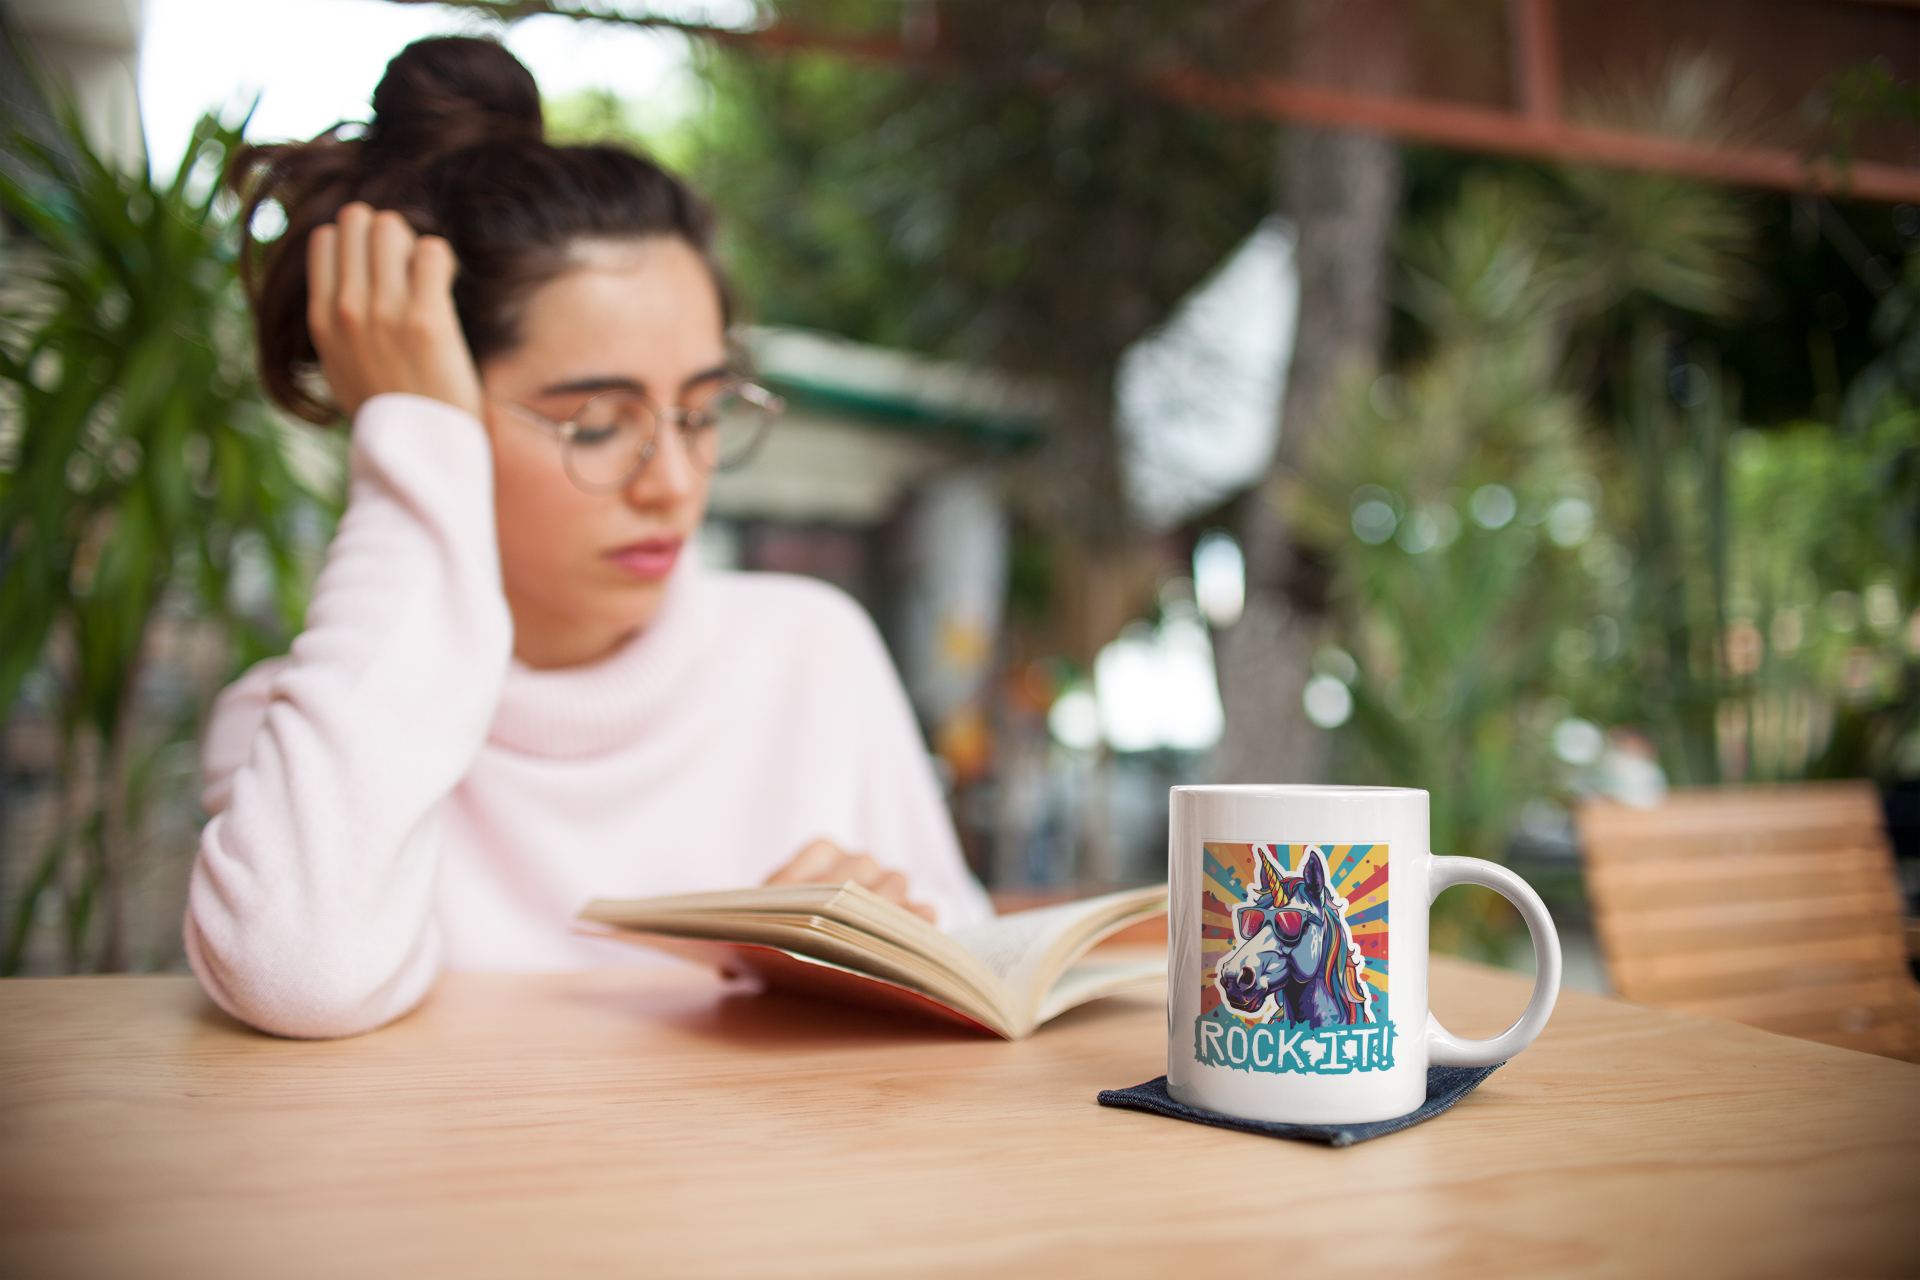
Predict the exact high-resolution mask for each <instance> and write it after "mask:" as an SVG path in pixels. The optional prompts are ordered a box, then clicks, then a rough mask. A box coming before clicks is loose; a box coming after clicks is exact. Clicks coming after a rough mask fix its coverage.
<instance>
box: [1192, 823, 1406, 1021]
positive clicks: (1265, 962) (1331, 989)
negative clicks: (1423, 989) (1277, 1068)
mask: <svg viewBox="0 0 1920 1280" xmlns="http://www.w3.org/2000/svg"><path fill="white" fill-rule="evenodd" d="M1254 855H1255V860H1256V862H1257V863H1258V867H1257V871H1256V874H1255V876H1254V881H1253V885H1252V887H1251V888H1250V889H1249V890H1248V893H1247V898H1246V900H1245V901H1244V902H1242V903H1240V904H1239V905H1237V906H1235V907H1234V908H1233V913H1232V914H1233V939H1234V946H1233V949H1232V950H1231V951H1229V952H1228V953H1227V954H1226V955H1224V956H1222V957H1221V958H1220V961H1219V964H1218V966H1217V967H1216V968H1215V970H1214V975H1215V976H1214V985H1216V986H1217V987H1219V989H1220V996H1221V998H1222V999H1223V1000H1225V1001H1226V1003H1227V1007H1228V1008H1230V1009H1233V1010H1235V1011H1237V1012H1238V1013H1240V1014H1242V1015H1243V1016H1247V1017H1251V1018H1255V1019H1257V1020H1259V1021H1262V1022H1265V1021H1268V1020H1269V1015H1276V1016H1277V1017H1278V1019H1279V1020H1282V1021H1285V1022H1290V1023H1295V1024H1305V1025H1307V1026H1311V1027H1325V1026H1347V1025H1352V1024H1354V1023H1359V1022H1372V1021H1373V997H1372V994H1371V993H1370V992H1369V991H1368V989H1367V986H1366V984H1365V983H1363V982H1362V981H1361V980H1360V969H1361V966H1362V960H1361V956H1360V948H1359V946H1358V945H1356V944H1355V943H1354V941H1353V934H1352V933H1351V932H1350V931H1349V930H1348V928H1347V914H1346V913H1347V900H1346V899H1345V898H1342V897H1340V896H1339V895H1338V894H1336V893H1335V892H1334V891H1333V885H1332V881H1331V880H1330V879H1329V877H1328V875H1327V860H1326V856H1325V855H1324V854H1323V853H1322V852H1321V851H1320V846H1318V845H1308V846H1307V850H1306V852H1305V854H1303V855H1302V856H1301V858H1300V865H1299V868H1298V870H1299V874H1298V875H1291V876H1290V875H1288V874H1286V872H1285V871H1283V870H1282V869H1281V866H1280V864H1279V862H1278V861H1276V860H1275V858H1274V856H1273V852H1272V850H1271V849H1270V848H1261V847H1258V846H1256V847H1255V849H1254Z"/></svg>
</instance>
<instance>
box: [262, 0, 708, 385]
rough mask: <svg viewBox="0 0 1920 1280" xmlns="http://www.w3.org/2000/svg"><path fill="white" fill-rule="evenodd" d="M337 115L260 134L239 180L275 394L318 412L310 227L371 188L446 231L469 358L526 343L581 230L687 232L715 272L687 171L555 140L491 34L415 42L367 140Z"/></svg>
mask: <svg viewBox="0 0 1920 1280" xmlns="http://www.w3.org/2000/svg"><path fill="white" fill-rule="evenodd" d="M346 135H347V129H346V127H344V126H335V127H334V128H332V129H329V130H328V131H327V132H326V133H323V134H321V135H320V136H319V137H317V138H315V139H314V140H313V141H311V142H293V143H281V144H277V145H273V146H261V147H249V148H246V149H245V150H243V151H241V152H239V153H238V154H237V155H236V156H235V158H234V162H233V165H232V166H231V168H230V169H229V170H228V174H227V181H228V184H229V185H230V186H231V187H232V188H233V190H234V191H235V192H236V193H237V194H238V195H239V196H240V197H241V199H242V201H243V202H244V208H243V212H242V221H241V225H242V228H243V239H242V243H241V259H240V265H241V272H242V275H243V277H244V278H245V280H246V283H247V291H248V296H249V299H250V300H251V302H252V304H253V316H254V325H255V328H256V330H257V333H258V337H259V348H260V377H261V381H262V382H263V383H264V384H265V386H266V389H267V392H268V394H269V395H271V396H272V397H273V399H274V400H275V401H277V402H278V403H279V404H281V405H283V406H285V407H286V408H287V409H288V410H290V411H291V412H293V413H296V414H298V415H300V416H301V417H303V418H306V419H309V420H310V421H313V422H322V423H324V422H330V421H333V420H334V419H336V418H338V417H339V411H338V410H337V409H336V408H335V407H334V406H333V405H331V404H328V403H327V402H326V401H325V400H324V399H323V398H322V397H321V395H320V394H319V385H320V384H319V380H318V378H317V376H316V375H317V373H318V357H317V356H316V354H315V352H314V349H313V339H312V338H311V337H310V336H309V335H308V333H307V237H308V236H309V235H310V234H312V232H313V229H314V228H315V227H318V226H322V225H324V224H326V223H329V222H331V221H333V219H334V217H335V216H336V215H337V214H338V213H339V210H340V206H342V205H344V204H347V203H348V202H349V201H353V200H364V201H366V202H367V203H368V204H371V205H372V206H373V207H374V208H376V209H394V210H397V211H398V212H400V213H402V214H404V215H406V218H407V221H408V222H409V223H411V224H412V225H413V228H414V230H415V231H417V232H419V233H421V234H422V235H439V236H445V237H446V238H447V240H448V241H449V242H450V243H451V244H452V246H453V252H454V256H455V257H456V258H457V259H458V260H459V264H460V269H459V275H458V276H457V277H456V278H455V281H454V286H453V300H454V305H455V307H456V309H457V310H458V312H459V315H460V327H461V329H462V330H463V331H464V332H465V334H466V338H467V345H468V347H470V348H471V349H472V351H473V358H474V359H475V360H476V361H478V362H484V361H486V360H487V359H489V358H490V357H492V356H495V355H499V354H501V353H502V352H506V351H511V350H512V349H513V348H514V347H515V346H517V345H518V344H519V341H520V333H519V321H520V318H521V313H522V311H523V310H524V307H525V304H526V300H527V296H528V294H530V293H532V292H533V290H534V289H536V288H538V287H539V286H540V285H542V284H545V283H546V282H547V281H549V280H551V279H553V278H554V277H555V276H558V275H560V274H561V273H562V272H564V271H565V270H566V269H567V268H568V266H569V265H571V259H570V258H569V251H570V249H571V247H572V246H573V244H574V242H575V241H577V240H580V239H583V238H585V239H610V240H618V239H638V238H641V237H647V236H661V235H665V236H676V237H678V238H680V239H682V240H684V241H685V242H686V243H687V244H688V245H690V246H692V247H693V248H694V249H696V250H698V251H699V252H700V254H701V256H702V257H703V258H705V259H706V260H707V263H708V267H709V269H710V270H711V271H712V273H713V279H714V285H715V287H716V288H717V289H718V290H719V292H720V301H721V308H722V313H723V314H729V313H730V305H729V298H728V292H727V289H726V287H725V282H724V280H723V279H722V277H721V275H720V273H719V270H718V269H717V267H715V266H714V264H713V261H712V258H711V255H710V245H711V241H712V235H713V217H712V213H711V211H710V210H709V209H708V207H707V205H706V203H705V202H704V201H702V200H701V199H700V198H699V197H698V196H697V195H695V194H694V193H693V192H692V191H691V190H690V189H688V187H687V186H686V184H684V183H683V182H681V181H680V180H679V179H678V178H676V177H674V176H673V175H672V174H670V173H668V172H666V171H665V170H663V169H661V168H660V167H659V166H658V165H656V164H654V163H653V162H652V161H650V160H647V159H645V158H643V157H641V156H637V155H634V154H633V153H632V152H629V151H625V150H622V149H621V148H618V147H611V146H579V147H556V146H549V145H548V144H547V142H546V140H545V126H544V123H543V121H542V118H541V114H540V91H539V89H538V88H537V87H536V86H535V85H534V82H533V77H532V76H531V75H530V74H528V72H527V69H526V68H525V67H523V66H521V65H520V62H519V60H518V59H517V58H515V57H514V56H513V55H512V54H511V53H508V52H507V51H506V50H505V49H504V48H502V47H501V46H500V45H499V44H497V43H496V42H494V41H492V40H481V39H473V38H470V37H444V38H439V39H432V40H421V41H417V42H415V43H414V44H410V45H408V46H407V47H406V48H405V49H403V50H401V51H400V53H399V55H398V56H397V57H395V58H394V59H393V61H392V62H389V63H388V64H387V71H386V74H385V75H384V76H382V77H381V80H380V85H379V87H378V88H376V89H375V90H374V91H373V123H372V124H371V125H369V126H368V127H367V129H366V132H365V133H364V134H363V135H362V136H359V137H351V136H346ZM269 201H272V202H274V203H277V204H278V205H279V206H280V207H281V208H282V209H283V210H284V211H285V213H286V223H287V225H286V230H285V232H284V233H282V234H281V235H280V236H279V237H277V238H276V239H274V240H273V241H272V242H270V243H268V244H265V245H262V244H260V243H258V242H256V241H255V240H254V238H253V234H252V230H251V228H252V225H253V222H254V219H255V215H256V214H257V213H258V211H259V209H260V207H261V206H262V205H263V204H266V203H267V202H269Z"/></svg>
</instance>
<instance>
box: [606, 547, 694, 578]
mask: <svg viewBox="0 0 1920 1280" xmlns="http://www.w3.org/2000/svg"><path fill="white" fill-rule="evenodd" d="M685 542H686V540H685V539H684V538H648V539H646V540H645V541H643V542H635V543H630V544H629V545H627V546H624V547H616V548H614V549H613V550H612V551H609V552H607V559H609V560H611V561H613V562H614V563H615V564H617V565H619V566H620V567H621V568H622V569H625V570H626V571H627V572H628V573H631V574H632V575H633V576H634V577H636V578H645V579H647V580H648V581H657V580H658V579H661V578H664V577H666V576H667V575H668V574H670V573H672V572H673V566H674V562H675V561H677V560H679V559H680V548H681V547H682V546H684V545H685Z"/></svg>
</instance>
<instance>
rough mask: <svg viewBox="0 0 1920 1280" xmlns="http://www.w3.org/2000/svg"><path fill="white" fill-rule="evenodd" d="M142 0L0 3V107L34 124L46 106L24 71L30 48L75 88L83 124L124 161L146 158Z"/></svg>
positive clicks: (3, 0)
mask: <svg viewBox="0 0 1920 1280" xmlns="http://www.w3.org/2000/svg"><path fill="white" fill-rule="evenodd" d="M141 8H142V5H141V0H0V22H4V24H5V34H6V37H7V39H6V41H5V42H4V46H3V47H0V107H4V109H5V112H6V115H7V117H8V119H9V120H13V121H28V120H31V119H32V118H34V117H36V116H38V115H39V114H40V113H41V111H42V108H41V106H40V104H39V101H38V99H37V97H36V96H35V95H34V94H33V92H32V90H31V87H30V85H29V83H28V80H27V74H28V73H27V72H26V70H25V68H26V66H27V65H28V62H29V58H28V56H27V55H26V52H25V51H24V50H21V49H19V48H17V47H16V42H19V43H24V44H26V45H27V46H29V47H30V48H31V49H32V50H33V51H34V52H37V53H38V55H39V57H40V60H41V61H42V63H43V64H44V65H45V66H46V68H47V69H48V70H49V71H51V72H52V73H53V74H54V75H55V76H56V77H58V78H59V79H60V80H62V81H64V82H65V83H66V84H67V85H68V86H70V87H71V89H72V91H73V94H74V98H75V101H76V104H77V105H78V106H79V108H80V116H81V119H83V120H85V121H86V123H87V127H88V130H89V131H90V132H91V134H92V136H93V137H94V138H95V139H96V140H97V143H98V145H100V146H102V147H104V148H105V149H106V150H107V151H108V153H109V154H111V155H113V156H114V157H115V158H116V159H118V160H120V161H121V162H122V163H123V164H131V163H134V162H137V161H138V160H140V159H141V158H143V156H144V149H143V147H142V145H141V141H140V101H139V97H138V95H137V93H136V90H137V87H138V83H139V72H140V29H141Z"/></svg>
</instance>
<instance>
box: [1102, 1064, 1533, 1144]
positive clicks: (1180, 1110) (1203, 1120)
mask: <svg viewBox="0 0 1920 1280" xmlns="http://www.w3.org/2000/svg"><path fill="white" fill-rule="evenodd" d="M1506 1065H1507V1064H1506V1063H1504V1062H1496V1063H1494V1064H1493V1065H1492V1066H1490V1067H1428V1068H1427V1100H1426V1101H1425V1102H1423V1103H1421V1104H1420V1105H1419V1106H1418V1107H1417V1108H1415V1109H1414V1110H1412V1111H1409V1112H1407V1114H1406V1115H1403V1116H1398V1117H1395V1118H1394V1119H1392V1120H1375V1121H1374V1122H1372V1123H1371V1124H1279V1123H1277V1122H1275V1121H1272V1120H1242V1119H1240V1118H1239V1117H1237V1116H1223V1115H1221V1114H1220V1113H1219V1112H1217V1111H1202V1110H1201V1109H1200V1108H1198V1107H1190V1106H1188V1105H1187V1104H1186V1103H1184V1102H1175V1101H1174V1100H1173V1098H1172V1097H1170V1096H1169V1095H1168V1093H1167V1078H1166V1077H1165V1076H1160V1077H1158V1078H1157V1079H1153V1080H1149V1081H1147V1082H1146V1083H1145V1084H1137V1085H1135V1086H1133V1088H1131V1089H1102V1090H1101V1091H1100V1105H1101V1106H1103V1107H1125V1108H1127V1109H1128V1110H1130V1111H1151V1112H1153V1113H1154V1114H1155V1115H1162V1116H1172V1117H1173V1118H1174V1119H1175V1120H1191V1121H1193V1122H1194V1123H1195V1124H1210V1125H1213V1126H1214V1127H1215V1128H1217V1129H1238V1130H1240V1131H1241V1132H1242V1133H1257V1134H1260V1135H1262V1136H1263V1137H1268V1138H1295V1139H1298V1140H1299V1141H1301V1142H1324V1143H1326V1144H1327V1145H1328V1146H1330V1147H1350V1146H1352V1145H1353V1144H1354V1143H1356V1142H1365V1141H1366V1140H1367V1139H1369V1138H1381V1137H1385V1136H1386V1135H1387V1134H1389V1133H1398V1132H1400V1130H1402V1129H1411V1128H1412V1127H1413V1126H1414V1125H1416V1124H1419V1123H1420V1122H1421V1121H1422V1120H1431V1119H1433V1118H1434V1117H1435V1116H1437V1115H1439V1114H1440V1113H1441V1112H1442V1111H1445V1110H1446V1109H1447V1108H1448V1107H1451V1106H1452V1105H1453V1104H1454V1103H1456V1102H1458V1101H1460V1099H1462V1098H1464V1097H1466V1096H1467V1095H1468V1094H1470V1093H1472V1092H1473V1091H1474V1089H1476V1088H1477V1087H1479V1084H1480V1082H1481V1081H1482V1080H1485V1079H1486V1078H1487V1077H1488V1076H1490V1075H1492V1074H1493V1073H1494V1072H1496V1071H1498V1070H1499V1069H1500V1068H1501V1067H1504V1066H1506Z"/></svg>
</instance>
